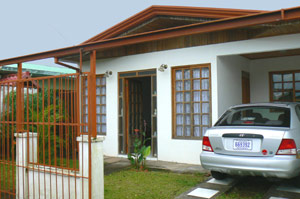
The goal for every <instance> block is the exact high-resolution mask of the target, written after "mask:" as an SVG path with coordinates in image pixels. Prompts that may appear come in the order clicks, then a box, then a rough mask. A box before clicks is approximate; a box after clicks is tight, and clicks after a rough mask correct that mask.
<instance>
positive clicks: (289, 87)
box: [283, 83, 293, 89]
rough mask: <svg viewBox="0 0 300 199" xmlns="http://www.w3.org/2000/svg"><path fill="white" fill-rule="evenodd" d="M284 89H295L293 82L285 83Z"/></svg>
mask: <svg viewBox="0 0 300 199" xmlns="http://www.w3.org/2000/svg"><path fill="white" fill-rule="evenodd" d="M283 89H293V83H284V84H283Z"/></svg>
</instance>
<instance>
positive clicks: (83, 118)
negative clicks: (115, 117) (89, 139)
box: [81, 74, 107, 135]
mask: <svg viewBox="0 0 300 199" xmlns="http://www.w3.org/2000/svg"><path fill="white" fill-rule="evenodd" d="M99 77H100V78H105V76H104V74H97V75H96V90H97V89H100V94H97V93H96V98H97V97H100V103H97V100H96V103H97V104H96V106H100V113H97V112H96V117H98V116H100V122H99V123H98V122H97V119H96V125H97V126H98V125H100V132H99V131H98V127H97V128H96V130H97V134H98V135H106V133H107V118H106V120H105V123H102V122H101V121H102V120H101V119H102V117H103V116H105V117H106V111H105V113H101V109H102V107H103V106H105V109H106V101H107V100H106V93H107V91H106V80H105V84H102V82H101V80H100V84H99V85H97V78H99ZM86 80H87V76H83V78H82V83H81V90H82V92H81V93H82V95H81V96H82V97H81V102H82V103H81V104H82V105H81V108H82V111H81V119H82V121H83V123H87V121H85V118H86V116H87V115H88V112H86V106H87V104H86V101H85V98H86V97H88V94H87V93H86V92H85V90H86V89H88V85H87V84H86ZM102 87H105V94H101V88H102ZM103 96H105V103H104V104H103V103H101V100H102V99H101V98H102V97H103ZM95 108H97V107H95ZM102 125H106V129H105V132H102ZM82 132H83V133H87V131H86V127H83V129H82Z"/></svg>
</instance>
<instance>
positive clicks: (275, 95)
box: [273, 92, 282, 100]
mask: <svg viewBox="0 0 300 199" xmlns="http://www.w3.org/2000/svg"><path fill="white" fill-rule="evenodd" d="M281 97H282V92H274V93H273V100H280V98H281Z"/></svg>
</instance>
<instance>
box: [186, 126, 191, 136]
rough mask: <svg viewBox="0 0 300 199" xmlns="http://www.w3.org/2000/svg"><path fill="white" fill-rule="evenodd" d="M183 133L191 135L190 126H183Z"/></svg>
mask: <svg viewBox="0 0 300 199" xmlns="http://www.w3.org/2000/svg"><path fill="white" fill-rule="evenodd" d="M185 135H186V136H191V127H190V126H186V127H185Z"/></svg>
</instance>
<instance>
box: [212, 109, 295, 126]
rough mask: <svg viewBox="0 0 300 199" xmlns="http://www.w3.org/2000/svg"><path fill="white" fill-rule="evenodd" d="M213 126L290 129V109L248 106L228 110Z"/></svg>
mask: <svg viewBox="0 0 300 199" xmlns="http://www.w3.org/2000/svg"><path fill="white" fill-rule="evenodd" d="M215 126H274V127H290V109H289V108H282V107H274V106H248V107H238V108H232V109H230V110H228V111H227V112H226V113H225V114H224V115H223V116H222V117H221V118H220V119H219V120H218V122H217V123H216V125H215Z"/></svg>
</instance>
